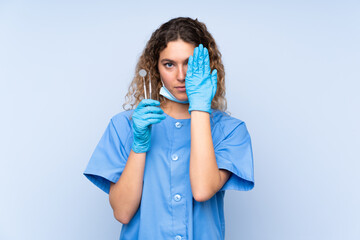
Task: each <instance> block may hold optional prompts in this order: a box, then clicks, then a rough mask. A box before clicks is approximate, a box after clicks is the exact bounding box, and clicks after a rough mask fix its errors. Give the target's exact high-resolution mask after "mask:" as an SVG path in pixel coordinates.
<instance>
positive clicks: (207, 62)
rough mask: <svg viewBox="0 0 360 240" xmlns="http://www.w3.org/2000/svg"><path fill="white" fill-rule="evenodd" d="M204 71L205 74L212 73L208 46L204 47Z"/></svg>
mask: <svg viewBox="0 0 360 240" xmlns="http://www.w3.org/2000/svg"><path fill="white" fill-rule="evenodd" d="M204 65H205V66H204V73H205V75H209V74H210V71H211V69H210V58H209V51H208V50H207V48H204Z"/></svg>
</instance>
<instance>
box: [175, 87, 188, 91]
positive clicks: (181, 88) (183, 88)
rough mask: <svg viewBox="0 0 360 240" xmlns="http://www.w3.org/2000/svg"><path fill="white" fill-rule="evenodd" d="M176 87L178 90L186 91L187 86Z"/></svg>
mask: <svg viewBox="0 0 360 240" xmlns="http://www.w3.org/2000/svg"><path fill="white" fill-rule="evenodd" d="M175 88H176V89H178V90H179V91H181V92H185V91H186V88H185V86H184V87H175Z"/></svg>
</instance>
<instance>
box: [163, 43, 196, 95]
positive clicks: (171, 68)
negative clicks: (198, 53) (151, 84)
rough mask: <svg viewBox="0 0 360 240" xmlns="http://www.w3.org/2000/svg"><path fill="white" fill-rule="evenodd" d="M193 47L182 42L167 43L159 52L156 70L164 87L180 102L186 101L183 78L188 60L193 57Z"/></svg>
mask: <svg viewBox="0 0 360 240" xmlns="http://www.w3.org/2000/svg"><path fill="white" fill-rule="evenodd" d="M194 49H195V46H194V45H193V44H191V43H187V42H184V41H183V40H176V41H171V42H168V44H167V47H166V48H165V49H164V50H162V51H161V52H160V57H159V61H158V69H159V72H160V77H161V79H162V81H163V83H164V85H165V87H166V88H167V89H168V90H169V91H170V93H171V94H172V95H173V96H174V97H176V98H177V99H178V100H180V101H185V100H187V95H186V90H185V77H186V71H187V63H188V59H189V57H190V56H191V55H193V52H194Z"/></svg>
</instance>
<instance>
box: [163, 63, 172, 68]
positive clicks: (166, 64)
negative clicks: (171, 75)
mask: <svg viewBox="0 0 360 240" xmlns="http://www.w3.org/2000/svg"><path fill="white" fill-rule="evenodd" d="M168 64H170V65H171V66H172V65H173V64H172V63H165V64H164V66H165V67H169V68H170V67H171V66H169V65H168Z"/></svg>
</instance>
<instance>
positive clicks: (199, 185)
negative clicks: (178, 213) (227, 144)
mask: <svg viewBox="0 0 360 240" xmlns="http://www.w3.org/2000/svg"><path fill="white" fill-rule="evenodd" d="M230 174H231V172H229V171H227V170H225V169H220V170H219V168H218V166H217V163H216V158H215V152H214V146H213V142H212V137H211V127H210V114H209V113H208V112H203V111H192V112H191V152H190V183H191V189H192V193H193V196H194V198H195V200H196V201H199V202H203V201H207V200H208V199H210V198H212V197H213V195H214V194H215V193H217V192H218V191H219V190H220V189H221V188H222V186H223V185H224V184H225V183H226V181H227V180H228V179H229V177H230Z"/></svg>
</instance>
